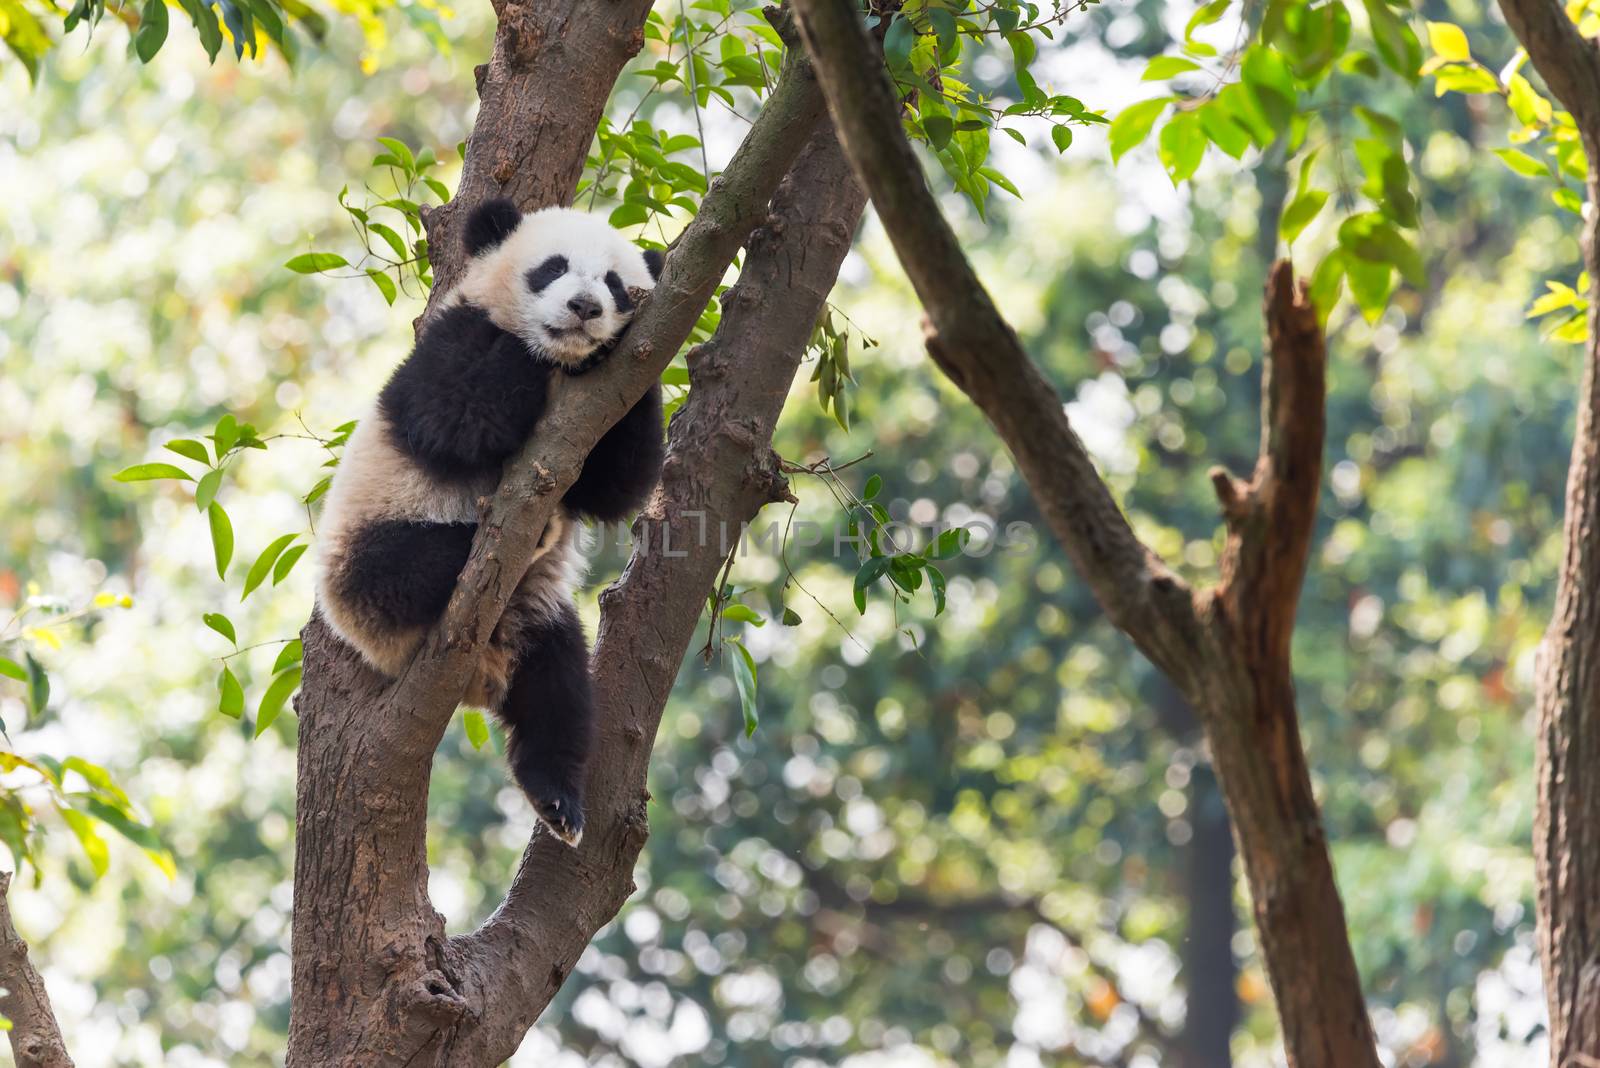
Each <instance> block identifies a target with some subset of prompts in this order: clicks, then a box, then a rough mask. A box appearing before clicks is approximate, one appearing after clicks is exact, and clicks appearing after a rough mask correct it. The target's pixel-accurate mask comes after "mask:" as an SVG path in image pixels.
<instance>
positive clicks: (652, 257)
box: [644, 248, 667, 282]
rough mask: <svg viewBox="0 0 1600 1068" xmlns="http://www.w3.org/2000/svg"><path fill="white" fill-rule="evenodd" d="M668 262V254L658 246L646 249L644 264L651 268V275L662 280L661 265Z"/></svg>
mask: <svg viewBox="0 0 1600 1068" xmlns="http://www.w3.org/2000/svg"><path fill="white" fill-rule="evenodd" d="M666 262H667V254H666V253H665V252H662V251H661V250H660V249H658V248H647V249H645V250H644V265H645V266H646V267H648V268H649V269H650V277H651V278H654V279H655V280H656V281H658V282H659V281H661V267H662V265H663V264H665V263H666Z"/></svg>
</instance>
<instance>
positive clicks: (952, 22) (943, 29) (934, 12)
mask: <svg viewBox="0 0 1600 1068" xmlns="http://www.w3.org/2000/svg"><path fill="white" fill-rule="evenodd" d="M926 10H927V12H928V22H929V23H930V24H931V25H932V26H933V34H934V37H935V38H937V39H938V42H939V52H940V54H941V55H943V54H944V53H947V52H949V51H950V50H951V49H952V48H955V47H956V44H957V41H956V17H955V16H954V15H952V14H950V12H948V11H946V10H945V9H944V8H942V7H929V8H927V9H926ZM952 58H953V57H952Z"/></svg>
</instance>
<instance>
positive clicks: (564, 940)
mask: <svg viewBox="0 0 1600 1068" xmlns="http://www.w3.org/2000/svg"><path fill="white" fill-rule="evenodd" d="M865 201H866V198H865V196H864V194H862V193H861V192H860V190H859V188H858V187H857V186H856V184H855V182H854V181H853V179H852V177H851V174H850V171H849V166H848V164H847V163H846V162H845V159H844V155H843V153H842V152H841V151H840V149H839V147H838V143H837V142H836V141H835V140H834V138H833V137H832V134H831V131H829V130H828V129H827V128H826V126H825V124H824V125H823V128H822V129H821V130H820V131H819V132H818V133H817V134H816V135H815V136H814V137H813V138H812V139H811V142H810V144H809V145H808V146H807V147H806V148H805V150H804V151H803V152H802V153H801V156H800V159H799V160H798V161H797V162H796V163H795V165H794V168H793V170H792V172H791V173H790V175H789V177H788V178H787V179H786V180H785V181H784V183H783V185H782V186H781V187H780V188H779V190H778V193H777V194H776V196H775V197H774V198H773V201H772V208H771V213H770V214H769V215H768V216H767V219H766V222H765V223H764V224H763V225H762V227H761V228H760V229H758V230H757V231H756V232H755V234H754V235H752V237H751V239H750V243H749V246H748V251H747V253H746V256H745V262H744V267H743V270H742V271H741V272H740V274H739V280H738V282H737V283H736V284H735V285H734V286H733V288H732V289H730V290H729V291H728V292H727V293H726V294H725V295H724V296H723V315H722V321H721V323H720V324H719V325H718V328H717V332H716V334H715V335H714V336H713V337H712V338H711V340H709V341H708V342H707V343H706V344H704V345H702V346H700V347H699V348H697V349H695V350H694V351H693V352H692V353H691V356H690V361H689V374H690V379H691V384H692V388H691V389H690V392H689V398H688V400H687V401H686V402H685V403H684V406H683V407H682V408H681V409H680V410H679V412H678V413H677V414H676V415H675V416H674V417H673V421H672V435H671V442H670V446H669V449H668V454H667V462H666V467H665V472H664V474H663V477H662V485H661V491H660V493H659V494H658V495H657V496H656V497H655V499H654V500H653V501H652V502H651V504H650V506H649V508H648V510H647V512H646V514H645V515H644V516H642V517H641V518H640V520H639V521H638V522H637V523H636V524H635V525H634V535H635V538H636V539H637V540H636V543H635V547H634V551H633V555H632V557H631V559H630V560H629V563H628V566H627V568H626V570H625V571H624V572H623V574H622V577H621V578H619V579H618V580H617V582H616V583H615V584H613V585H612V586H611V587H610V588H609V589H607V590H606V591H605V592H604V593H603V594H602V595H601V608H602V615H601V623H600V638H599V641H598V644H597V645H596V648H595V654H594V671H595V690H596V697H597V703H598V706H599V710H600V711H599V715H598V719H599V721H600V731H601V736H600V742H599V746H598V753H597V755H596V758H595V761H594V765H593V768H592V770H591V772H590V779H589V787H588V796H589V819H588V822H589V830H588V831H587V832H586V833H585V835H584V839H583V842H582V844H581V845H580V846H579V847H578V848H577V849H569V848H567V847H566V846H563V845H561V844H559V843H557V842H555V841H554V839H552V838H551V837H550V836H549V835H543V834H536V835H535V836H534V839H533V841H532V842H530V843H529V846H528V849H527V851H526V853H525V854H524V856H523V860H522V864H521V866H520V868H519V869H518V871H517V875H516V879H515V881H514V883H513V885H512V887H511V890H510V892H509V893H508V894H507V896H506V899H505V901H504V903H503V904H502V905H501V907H500V909H499V910H498V911H497V912H496V913H495V915H494V916H493V917H492V918H491V919H490V920H489V921H488V923H486V924H485V925H484V926H483V927H482V928H481V929H479V930H478V931H477V932H475V933H473V934H472V935H470V936H467V937H465V938H460V939H456V940H454V948H456V949H457V950H459V952H460V953H461V955H462V957H463V961H464V972H465V974H466V975H468V976H470V977H471V979H470V981H471V984H472V987H473V988H474V990H475V992H476V996H480V997H481V998H482V1002H483V1005H484V1012H483V1019H484V1021H485V1022H484V1024H483V1025H482V1026H481V1027H479V1028H478V1029H477V1030H476V1031H475V1032H473V1033H470V1034H467V1035H465V1036H464V1037H463V1039H462V1040H461V1041H460V1042H459V1043H458V1044H457V1045H456V1046H455V1047H454V1051H453V1054H454V1057H456V1058H460V1059H459V1060H456V1059H452V1060H451V1061H450V1062H449V1063H451V1064H457V1063H459V1064H467V1065H473V1064H485V1065H488V1064H498V1063H500V1061H501V1060H503V1059H504V1058H505V1057H506V1056H508V1055H509V1054H510V1052H511V1051H512V1050H514V1049H515V1048H516V1045H517V1043H518V1042H520V1040H521V1038H522V1036H523V1035H524V1034H525V1033H526V1031H527V1029H528V1027H530V1026H531V1025H532V1024H533V1022H534V1020H535V1019H537V1017H538V1015H539V1013H540V1012H541V1010H543V1008H544V1006H545V1005H546V1004H547V1003H548V1002H549V1000H550V998H551V997H552V996H554V994H555V992H556V990H557V989H559V987H560V986H561V983H562V982H563V981H564V980H565V978H566V976H567V974H568V973H569V972H570V971H571V969H572V967H573V965H574V964H575V963H576V961H577V958H578V956H579V954H581V953H582V951H583V948H584V947H585V946H586V945H587V944H588V942H589V940H590V938H592V937H593V935H594V932H595V931H596V930H598V929H599V928H600V927H601V926H602V925H604V924H605V923H606V922H608V921H609V920H610V919H611V918H612V916H614V915H615V914H616V912H617V910H618V909H619V908H620V907H621V906H622V903H623V902H624V901H625V900H626V899H627V897H628V895H629V894H631V893H632V892H633V889H634V887H633V880H632V875H633V867H634V863H635V862H636V860H637V858H638V855H639V851H640V850H641V848H642V847H643V845H644V840H645V835H646V833H647V829H648V827H647V819H646V806H647V802H648V800H649V795H648V794H647V793H646V791H645V778H646V774H647V771H648V766H649V757H650V751H651V748H652V746H653V743H654V740H655V735H656V730H657V727H658V726H659V724H660V720H661V713H662V710H663V708H664V707H665V704H666V699H667V694H668V693H669V691H670V690H671V688H672V683H673V679H674V678H675V677H676V675H677V672H678V668H679V665H680V664H681V663H682V662H683V657H684V653H685V652H686V651H687V649H688V647H689V644H690V640H691V638H692V637H693V635H694V631H695V628H696V624H697V621H698V619H699V618H700V615H701V614H702V608H703V606H704V604H705V598H706V592H707V590H709V589H710V588H711V587H712V585H713V584H714V582H715V580H716V574H717V570H718V568H719V567H720V565H721V563H722V560H723V558H724V557H725V556H726V555H727V551H728V550H729V549H730V548H732V546H733V545H734V544H735V543H736V541H737V539H738V538H739V537H740V536H741V535H742V533H743V526H744V524H745V523H747V522H748V521H749V520H750V519H752V518H753V517H754V516H755V515H756V513H757V512H759V511H760V509H761V508H762V506H763V505H765V504H766V503H768V502H769V501H774V500H782V499H786V498H787V494H788V490H787V484H786V483H785V481H784V479H783V477H782V475H781V474H780V473H779V470H778V458H777V456H776V455H775V454H774V453H773V452H772V450H771V446H770V442H771V438H772V431H773V428H774V426H775V425H776V423H777V419H778V415H779V412H780V411H781V409H782V407H783V402H784V399H785V398H786V397H787V396H788V393H789V389H790V384H791V382H792V381H793V379H794V374H795V371H796V369H797V368H798V367H799V364H800V359H801V356H802V355H803V353H804V351H805V347H806V344H807V342H808V340H809V339H810V336H811V331H812V328H813V326H814V324H815V323H816V320H817V316H818V314H819V312H820V311H821V309H822V307H823V304H824V302H825V301H826V300H827V296H828V293H829V291H830V290H831V289H832V288H833V283H834V279H835V277H836V276H837V274H838V270H839V265H840V263H842V262H843V260H844V257H845V254H846V253H847V252H848V251H849V248H850V242H851V238H852V236H853V234H854V231H855V227H856V223H857V221H858V220H859V218H860V216H861V212H862V209H863V207H864V206H865ZM664 546H671V551H664ZM491 1021H492V1022H491Z"/></svg>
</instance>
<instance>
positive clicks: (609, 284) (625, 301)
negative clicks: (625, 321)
mask: <svg viewBox="0 0 1600 1068" xmlns="http://www.w3.org/2000/svg"><path fill="white" fill-rule="evenodd" d="M606 288H607V289H609V290H611V299H612V300H614V301H616V302H617V311H619V312H631V311H633V298H632V297H630V296H628V287H627V286H625V285H623V284H622V279H621V277H620V276H618V274H617V272H616V271H607V272H606Z"/></svg>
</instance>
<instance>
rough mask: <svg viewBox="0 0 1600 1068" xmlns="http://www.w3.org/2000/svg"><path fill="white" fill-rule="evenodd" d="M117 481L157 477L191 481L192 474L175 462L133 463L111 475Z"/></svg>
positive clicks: (192, 478) (145, 479) (192, 479)
mask: <svg viewBox="0 0 1600 1068" xmlns="http://www.w3.org/2000/svg"><path fill="white" fill-rule="evenodd" d="M111 477H112V478H114V479H116V480H117V481H118V482H150V481H153V480H155V479H158V478H177V479H182V480H183V481H184V482H193V481H194V476H193V475H191V474H189V472H187V471H185V470H184V469H183V468H181V467H178V466H177V465H176V464H159V463H158V464H134V465H133V466H132V467H126V468H123V469H122V470H121V471H118V472H117V473H116V474H114V475H112V476H111Z"/></svg>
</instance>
